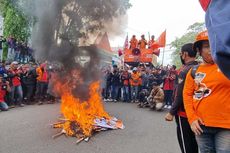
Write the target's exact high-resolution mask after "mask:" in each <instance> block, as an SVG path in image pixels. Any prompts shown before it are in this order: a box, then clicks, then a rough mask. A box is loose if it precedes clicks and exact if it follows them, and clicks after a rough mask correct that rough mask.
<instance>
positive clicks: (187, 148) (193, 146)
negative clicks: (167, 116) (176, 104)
mask: <svg viewBox="0 0 230 153" xmlns="http://www.w3.org/2000/svg"><path fill="white" fill-rule="evenodd" d="M175 118H176V124H177V138H178V142H179V145H180V149H181V152H182V153H198V146H197V142H196V138H195V134H194V133H193V132H192V130H191V128H190V125H189V123H188V119H187V118H184V117H181V116H175Z"/></svg>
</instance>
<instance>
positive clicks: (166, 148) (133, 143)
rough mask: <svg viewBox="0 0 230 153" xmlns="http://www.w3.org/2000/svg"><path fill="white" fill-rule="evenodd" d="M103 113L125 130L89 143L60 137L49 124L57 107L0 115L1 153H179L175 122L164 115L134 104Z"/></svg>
mask: <svg viewBox="0 0 230 153" xmlns="http://www.w3.org/2000/svg"><path fill="white" fill-rule="evenodd" d="M105 107H106V110H107V111H108V112H109V113H110V114H112V115H114V116H116V117H117V118H119V119H122V120H123V122H124V124H125V127H126V128H125V129H124V130H113V131H106V132H100V133H98V134H96V135H94V136H93V137H92V138H91V139H90V141H89V142H87V143H86V142H82V143H80V144H78V145H76V144H75V142H76V139H75V138H72V137H65V136H61V137H59V138H57V139H52V135H54V134H56V133H57V132H58V131H59V130H57V129H52V128H51V127H50V124H51V123H54V122H55V121H57V118H58V117H59V116H60V104H53V105H41V106H38V105H31V106H26V107H23V108H15V109H11V110H10V111H8V112H0V153H179V152H180V151H179V147H178V144H177V138H176V130H175V123H174V122H172V123H168V122H165V121H164V115H165V113H166V112H155V111H150V110H149V109H147V108H146V109H140V108H137V106H136V104H127V103H106V104H105Z"/></svg>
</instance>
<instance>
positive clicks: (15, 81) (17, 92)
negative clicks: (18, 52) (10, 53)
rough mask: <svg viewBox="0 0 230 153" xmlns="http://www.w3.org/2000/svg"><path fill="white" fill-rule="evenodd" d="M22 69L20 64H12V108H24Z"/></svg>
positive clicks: (10, 71) (9, 74) (10, 74)
mask: <svg viewBox="0 0 230 153" xmlns="http://www.w3.org/2000/svg"><path fill="white" fill-rule="evenodd" d="M21 68H22V67H21V66H19V65H18V62H12V63H11V65H10V69H9V71H8V76H9V78H10V79H11V92H10V103H11V107H14V106H15V105H18V106H21V107H23V106H24V104H23V103H22V100H23V91H22V86H21V78H20V76H21V74H22V69H21Z"/></svg>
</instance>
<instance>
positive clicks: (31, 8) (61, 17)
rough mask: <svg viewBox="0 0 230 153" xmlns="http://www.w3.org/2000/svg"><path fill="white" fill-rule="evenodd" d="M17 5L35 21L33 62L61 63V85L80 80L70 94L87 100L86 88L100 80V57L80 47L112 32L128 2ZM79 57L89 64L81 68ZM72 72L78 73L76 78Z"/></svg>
mask: <svg viewBox="0 0 230 153" xmlns="http://www.w3.org/2000/svg"><path fill="white" fill-rule="evenodd" d="M18 5H19V6H21V8H23V11H24V12H25V13H26V14H28V15H29V16H32V18H34V19H35V25H34V28H33V34H32V45H33V47H34V48H35V50H36V52H35V53H36V59H38V60H43V61H44V60H48V61H51V62H52V61H57V62H59V63H61V64H62V65H63V67H64V70H63V71H62V72H61V73H60V74H59V75H60V78H63V79H62V80H63V83H65V82H68V81H70V82H71V81H73V80H77V79H76V77H78V78H81V79H80V81H79V80H78V81H79V82H78V83H77V88H73V93H74V95H75V96H76V97H78V98H80V99H82V100H87V98H88V93H89V92H88V86H89V84H90V83H91V82H92V81H95V80H99V79H100V76H99V74H100V72H99V71H100V70H99V63H100V57H99V54H98V51H97V49H96V48H95V47H93V46H90V47H83V46H87V45H89V44H90V43H91V42H90V41H92V38H93V37H94V38H95V37H96V36H97V34H99V32H105V31H108V32H110V31H109V30H111V29H113V28H110V25H111V27H112V26H113V21H114V19H116V20H117V19H118V18H119V17H120V16H122V15H125V13H126V10H127V9H128V8H129V7H130V4H129V0H20V1H19V2H18ZM117 21H119V20H117ZM116 25H117V24H116ZM121 28H122V27H121ZM117 29H119V27H116V30H117ZM117 31H120V30H117ZM111 33H114V32H111ZM94 38H93V39H94ZM82 57H87V58H88V59H90V61H89V62H88V63H87V64H84V65H83V64H82V63H81V62H80V61H81V58H82ZM74 70H78V72H77V74H75V71H74ZM69 77H70V78H69ZM75 83H76V82H75Z"/></svg>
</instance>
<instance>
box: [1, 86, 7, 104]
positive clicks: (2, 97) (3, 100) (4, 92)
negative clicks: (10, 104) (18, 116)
mask: <svg viewBox="0 0 230 153" xmlns="http://www.w3.org/2000/svg"><path fill="white" fill-rule="evenodd" d="M5 96H6V90H2V84H0V103H2V102H5V99H4V98H5Z"/></svg>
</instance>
